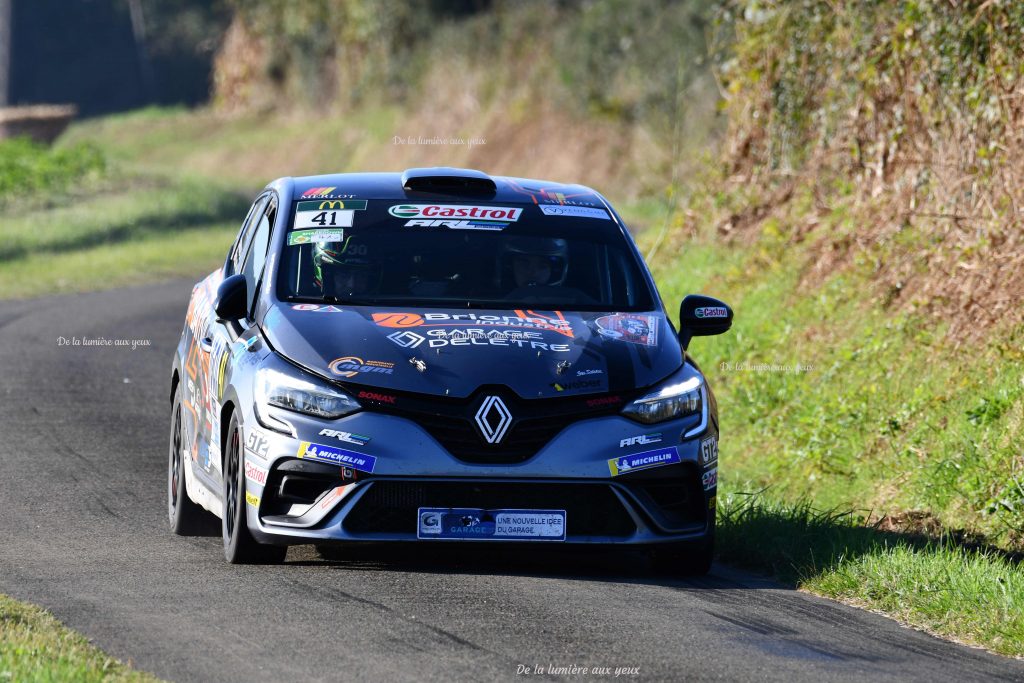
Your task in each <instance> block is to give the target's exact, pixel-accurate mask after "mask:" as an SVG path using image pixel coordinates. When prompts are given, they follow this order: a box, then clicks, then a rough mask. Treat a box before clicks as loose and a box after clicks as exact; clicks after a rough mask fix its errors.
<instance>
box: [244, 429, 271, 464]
mask: <svg viewBox="0 0 1024 683" xmlns="http://www.w3.org/2000/svg"><path fill="white" fill-rule="evenodd" d="M245 447H246V448H247V449H248V450H249V451H250V452H251V453H254V454H255V455H258V456H259V457H261V458H264V459H266V457H267V449H268V448H269V447H270V442H269V441H267V435H266V434H264V433H263V432H261V431H260V430H258V429H250V430H249V436H247V437H245Z"/></svg>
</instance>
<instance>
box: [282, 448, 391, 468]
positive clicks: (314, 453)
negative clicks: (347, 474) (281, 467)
mask: <svg viewBox="0 0 1024 683" xmlns="http://www.w3.org/2000/svg"><path fill="white" fill-rule="evenodd" d="M296 456H297V457H299V458H303V459H309V460H318V461H320V462H329V463H331V464H332V465H341V466H342V467H346V466H347V467H351V468H352V469H356V470H360V471H362V472H373V468H374V466H375V465H376V464H377V458H375V457H373V456H372V455H364V454H363V453H356V452H355V451H347V450H345V449H344V448H337V447H335V446H325V445H323V444H319V443H310V442H309V441H303V442H301V443H300V444H299V450H298V451H297V452H296Z"/></svg>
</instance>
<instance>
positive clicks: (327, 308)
mask: <svg viewBox="0 0 1024 683" xmlns="http://www.w3.org/2000/svg"><path fill="white" fill-rule="evenodd" d="M292 310H293V311H309V312H311V313H342V312H343V311H344V309H342V308H339V307H337V306H332V305H330V304H294V305H293V306H292Z"/></svg>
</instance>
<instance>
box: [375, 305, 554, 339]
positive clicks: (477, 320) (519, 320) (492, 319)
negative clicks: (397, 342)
mask: <svg viewBox="0 0 1024 683" xmlns="http://www.w3.org/2000/svg"><path fill="white" fill-rule="evenodd" d="M514 313H515V315H478V314H476V313H422V314H420V313H392V312H390V311H389V312H386V313H373V314H371V317H372V318H373V322H375V323H377V324H378V325H379V326H381V327H397V328H407V327H421V326H422V327H453V326H454V327H461V326H464V325H467V324H472V325H481V326H487V327H510V328H519V329H526V330H547V331H550V332H557V333H558V334H561V335H563V336H566V337H569V338H570V339H572V338H573V333H572V324H571V323H570V322H569V321H568V320H566V318H565V315H563V314H562V312H561V311H532V310H523V309H516V310H515V311H514Z"/></svg>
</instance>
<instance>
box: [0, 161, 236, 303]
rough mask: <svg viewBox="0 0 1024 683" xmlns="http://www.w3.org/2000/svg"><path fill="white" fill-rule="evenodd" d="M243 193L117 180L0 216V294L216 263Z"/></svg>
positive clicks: (134, 278)
mask: <svg viewBox="0 0 1024 683" xmlns="http://www.w3.org/2000/svg"><path fill="white" fill-rule="evenodd" d="M249 201H250V200H249V197H247V196H245V195H243V194H240V193H239V192H238V191H237V190H233V189H231V188H225V187H222V186H214V185H210V184H206V183H201V182H198V181H186V180H179V181H176V182H165V181H140V180H137V179H136V180H124V181H123V184H122V185H120V186H118V187H109V188H107V189H106V191H105V192H99V193H95V194H90V195H88V196H83V197H78V198H74V199H71V200H70V202H68V203H65V204H64V205H62V206H56V207H52V208H48V209H29V210H26V211H22V212H17V213H12V212H8V214H7V215H6V216H5V218H4V220H3V222H2V223H0V297H3V298H12V297H26V296H34V295H41V294H50V293H60V292H69V291H81V290H87V289H97V288H107V287H117V286H121V285H127V284H131V283H139V282H152V281H154V280H158V279H160V278H166V277H171V276H178V275H196V274H200V273H203V272H206V271H209V270H212V269H213V268H214V267H216V266H217V264H218V263H220V262H221V261H222V260H223V258H224V254H225V253H226V250H227V247H228V245H230V243H231V240H232V239H233V237H234V235H235V233H236V232H237V230H238V225H239V224H240V223H241V220H242V218H244V217H245V211H246V209H247V208H248V206H249Z"/></svg>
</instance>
